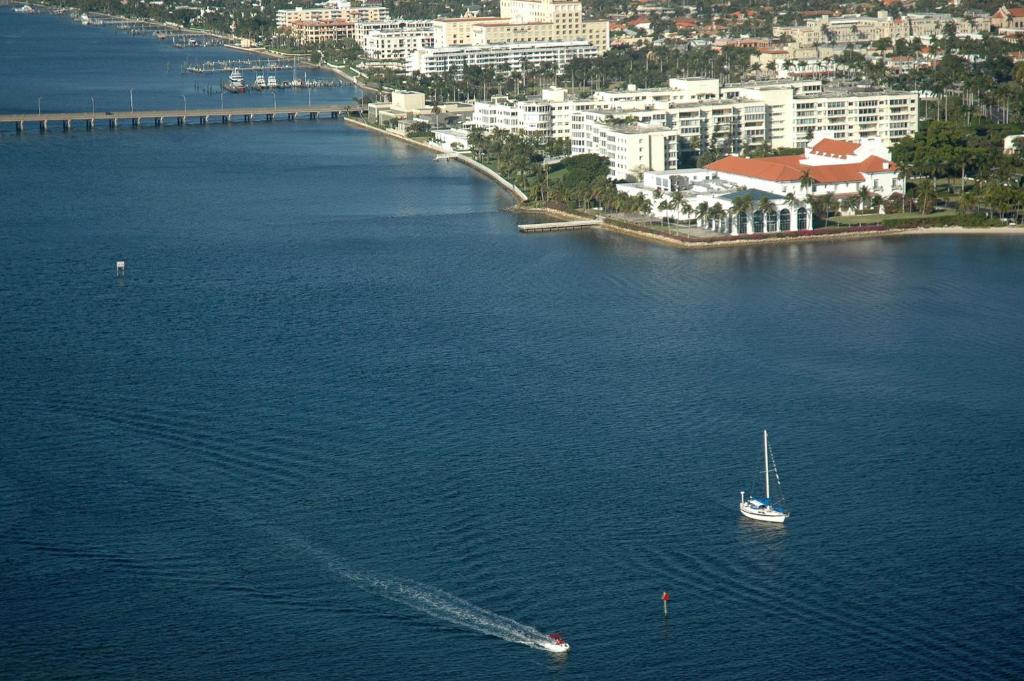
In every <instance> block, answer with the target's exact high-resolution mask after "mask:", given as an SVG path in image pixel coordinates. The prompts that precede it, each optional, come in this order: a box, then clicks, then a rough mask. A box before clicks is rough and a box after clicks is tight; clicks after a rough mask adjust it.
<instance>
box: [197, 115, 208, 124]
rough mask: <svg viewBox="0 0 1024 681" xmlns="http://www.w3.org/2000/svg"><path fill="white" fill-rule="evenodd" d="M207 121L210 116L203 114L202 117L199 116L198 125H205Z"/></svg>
mask: <svg viewBox="0 0 1024 681" xmlns="http://www.w3.org/2000/svg"><path fill="white" fill-rule="evenodd" d="M209 122H210V117H209V116H203V117H201V118H200V119H199V125H206V124H207V123H209Z"/></svg>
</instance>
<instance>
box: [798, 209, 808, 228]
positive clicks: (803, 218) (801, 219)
mask: <svg viewBox="0 0 1024 681" xmlns="http://www.w3.org/2000/svg"><path fill="white" fill-rule="evenodd" d="M796 228H797V229H798V230H802V229H807V209H806V208H804V207H803V206H801V207H800V209H799V210H798V211H797V212H796Z"/></svg>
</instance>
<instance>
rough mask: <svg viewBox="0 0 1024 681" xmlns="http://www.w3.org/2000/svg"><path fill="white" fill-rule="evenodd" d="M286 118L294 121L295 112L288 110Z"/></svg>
mask: <svg viewBox="0 0 1024 681" xmlns="http://www.w3.org/2000/svg"><path fill="white" fill-rule="evenodd" d="M288 120H290V121H294V120H295V113H294V112H291V111H289V112H288Z"/></svg>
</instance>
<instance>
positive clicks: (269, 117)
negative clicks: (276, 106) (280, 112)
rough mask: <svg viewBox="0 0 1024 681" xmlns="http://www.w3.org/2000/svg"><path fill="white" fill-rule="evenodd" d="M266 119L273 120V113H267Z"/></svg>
mask: <svg viewBox="0 0 1024 681" xmlns="http://www.w3.org/2000/svg"><path fill="white" fill-rule="evenodd" d="M266 120H268V121H273V120H274V114H272V113H269V114H267V115H266Z"/></svg>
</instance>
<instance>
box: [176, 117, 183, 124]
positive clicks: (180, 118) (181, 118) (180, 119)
mask: <svg viewBox="0 0 1024 681" xmlns="http://www.w3.org/2000/svg"><path fill="white" fill-rule="evenodd" d="M175 118H177V119H178V125H185V117H184V116H175Z"/></svg>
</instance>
